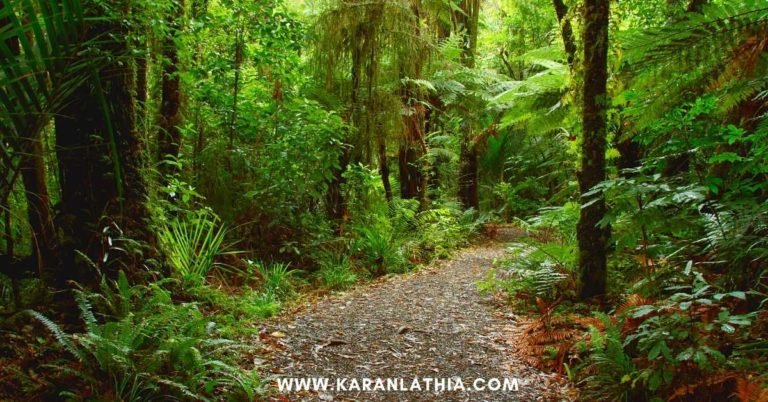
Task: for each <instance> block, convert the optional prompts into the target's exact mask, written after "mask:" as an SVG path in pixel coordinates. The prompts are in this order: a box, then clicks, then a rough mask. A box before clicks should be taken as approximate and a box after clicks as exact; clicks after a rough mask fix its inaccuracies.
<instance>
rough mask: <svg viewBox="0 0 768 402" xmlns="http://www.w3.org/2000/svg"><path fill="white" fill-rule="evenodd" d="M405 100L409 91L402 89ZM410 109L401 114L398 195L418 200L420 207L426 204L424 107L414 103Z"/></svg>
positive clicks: (409, 96)
mask: <svg viewBox="0 0 768 402" xmlns="http://www.w3.org/2000/svg"><path fill="white" fill-rule="evenodd" d="M404 92H405V95H403V98H405V101H406V102H408V101H410V100H411V97H412V95H411V92H410V91H409V90H406V91H404ZM409 109H410V111H409V113H408V114H407V115H405V116H403V126H404V128H405V132H404V133H403V139H402V142H401V144H400V150H399V153H398V161H399V167H400V168H399V170H400V196H401V197H402V198H403V199H416V200H419V205H420V207H421V208H422V209H425V208H426V206H427V205H426V204H427V197H426V194H427V186H426V180H427V177H426V175H425V173H424V169H423V166H422V164H423V157H424V155H425V154H426V151H427V149H426V144H425V142H424V133H423V131H424V130H423V128H422V126H423V122H424V107H423V106H422V105H419V104H416V105H414V106H411V107H409Z"/></svg>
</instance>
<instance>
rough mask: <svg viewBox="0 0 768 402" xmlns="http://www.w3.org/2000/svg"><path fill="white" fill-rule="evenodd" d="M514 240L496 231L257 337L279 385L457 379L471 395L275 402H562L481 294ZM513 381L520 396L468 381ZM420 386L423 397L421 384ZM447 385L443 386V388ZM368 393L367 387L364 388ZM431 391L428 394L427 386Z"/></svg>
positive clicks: (510, 321)
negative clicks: (283, 381)
mask: <svg viewBox="0 0 768 402" xmlns="http://www.w3.org/2000/svg"><path fill="white" fill-rule="evenodd" d="M516 236H519V232H517V231H515V230H514V229H512V228H500V230H499V231H498V233H497V236H495V237H496V238H495V239H494V240H489V241H487V242H485V243H483V244H481V245H476V246H474V247H471V248H467V249H464V250H461V251H460V252H458V253H457V254H456V255H455V256H454V257H453V258H451V259H449V260H445V261H441V262H439V263H437V264H434V265H431V266H429V267H426V268H423V269H421V270H419V271H418V272H416V273H414V274H410V275H401V276H394V277H388V278H385V279H382V280H379V281H376V282H374V283H372V284H370V285H367V286H362V287H359V288H357V289H354V290H352V291H350V292H349V293H346V294H343V295H340V296H332V297H329V298H326V299H324V300H321V301H319V302H317V303H315V304H311V305H309V306H307V307H306V309H304V310H299V311H297V312H295V313H294V314H291V315H287V316H285V317H281V318H279V319H277V320H275V321H273V322H269V323H267V325H265V327H264V328H263V329H262V332H261V339H262V341H263V342H264V344H265V346H266V347H267V348H268V349H270V350H271V353H270V355H271V359H270V361H269V362H268V363H267V364H266V366H267V367H266V368H265V371H266V372H264V375H265V376H268V375H270V374H269V373H271V375H274V376H275V377H282V378H313V377H324V378H329V379H330V385H331V386H335V385H336V381H337V379H344V378H346V379H349V380H348V381H347V382H346V383H345V386H346V387H347V389H348V390H349V389H350V388H353V386H351V382H352V381H353V380H352V379H356V380H357V381H358V383H359V384H360V386H361V387H362V386H363V383H362V382H363V379H365V378H371V379H374V380H375V379H376V378H382V379H388V378H394V379H400V378H402V379H403V381H404V384H405V385H404V386H405V387H406V388H410V387H411V385H412V381H413V378H414V377H419V378H445V379H448V378H455V377H459V378H461V380H462V383H463V385H464V386H465V387H466V388H467V390H468V391H466V392H462V391H460V390H454V391H450V392H449V391H444V392H440V393H434V392H424V391H422V392H418V391H416V392H413V391H411V392H375V391H369V392H362V391H354V390H352V391H345V392H334V391H332V390H328V391H325V392H323V391H320V392H314V391H312V392H309V391H303V392H293V393H286V394H284V395H283V396H279V397H275V398H274V399H273V400H276V401H288V400H290V401H298V400H301V401H317V400H321V401H323V400H324V401H438V400H439V401H518V400H519V401H536V400H559V399H560V398H559V397H558V395H557V394H556V393H555V392H556V391H555V390H557V389H559V388H560V387H559V386H557V385H555V380H554V378H553V377H552V376H549V375H547V374H544V373H542V372H540V371H538V370H536V369H534V368H532V367H530V366H528V365H526V364H525V363H523V362H522V360H521V359H519V358H518V357H517V356H516V353H515V346H514V345H515V342H516V339H519V337H521V336H522V333H521V330H520V328H519V327H518V326H517V325H516V324H515V318H516V317H514V316H513V315H511V314H505V313H503V312H500V311H499V310H497V309H494V307H493V306H491V305H489V303H487V302H486V301H485V298H484V297H483V296H481V295H480V294H478V292H477V290H476V282H477V281H479V280H481V279H483V278H484V277H485V275H486V274H487V272H488V271H489V270H490V269H491V267H492V265H493V261H494V260H495V259H498V258H502V257H503V256H504V254H505V244H506V243H505V242H508V241H510V240H512V239H514V237H516ZM478 378H480V379H484V380H485V381H489V380H491V379H492V378H498V379H502V380H503V379H504V378H508V379H510V380H511V379H517V380H518V383H519V389H518V391H506V392H502V391H496V392H492V391H489V390H485V391H476V390H472V391H470V389H471V388H472V385H473V383H474V381H475V379H478ZM420 384H421V385H422V387H423V388H424V389H426V388H427V387H426V383H425V382H424V381H421V382H420ZM446 384H447V382H446ZM371 387H372V386H371ZM432 390H433V391H434V388H432Z"/></svg>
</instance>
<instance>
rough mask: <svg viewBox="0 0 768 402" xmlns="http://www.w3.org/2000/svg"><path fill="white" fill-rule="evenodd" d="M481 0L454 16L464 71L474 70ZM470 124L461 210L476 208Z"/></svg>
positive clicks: (465, 134) (464, 141)
mask: <svg viewBox="0 0 768 402" xmlns="http://www.w3.org/2000/svg"><path fill="white" fill-rule="evenodd" d="M480 4H481V2H480V0H462V2H461V6H460V10H457V11H456V12H454V13H453V20H454V26H455V28H456V29H457V30H458V32H460V33H461V38H462V47H463V51H462V54H461V60H462V62H463V64H464V65H465V66H466V67H467V68H474V67H475V51H476V50H477V31H478V22H479V19H480ZM472 137H473V135H472V125H471V124H469V123H468V122H465V124H464V125H463V130H462V138H461V152H460V155H459V200H460V201H461V204H462V205H463V206H464V208H467V209H468V208H474V209H478V208H479V207H480V202H479V199H478V189H479V184H478V181H479V174H478V166H479V163H478V151H477V149H476V147H475V144H474V142H473V140H472Z"/></svg>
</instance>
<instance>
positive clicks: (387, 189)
mask: <svg viewBox="0 0 768 402" xmlns="http://www.w3.org/2000/svg"><path fill="white" fill-rule="evenodd" d="M378 159H379V174H380V175H381V183H382V184H383V185H384V196H385V197H386V198H387V202H390V203H391V202H392V184H391V183H390V182H389V160H388V158H387V144H386V143H385V142H384V140H383V139H379V145H378Z"/></svg>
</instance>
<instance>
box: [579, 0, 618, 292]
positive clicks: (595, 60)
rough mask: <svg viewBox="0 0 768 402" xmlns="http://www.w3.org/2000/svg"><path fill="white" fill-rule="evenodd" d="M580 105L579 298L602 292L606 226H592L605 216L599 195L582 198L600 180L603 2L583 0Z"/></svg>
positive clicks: (604, 34)
mask: <svg viewBox="0 0 768 402" xmlns="http://www.w3.org/2000/svg"><path fill="white" fill-rule="evenodd" d="M584 11H585V16H584V21H585V28H584V39H583V43H584V107H583V109H582V124H583V137H584V138H583V142H582V147H581V151H582V157H581V171H580V172H579V174H578V176H579V177H578V179H579V190H580V192H581V202H582V208H581V212H580V216H579V223H578V226H577V238H578V243H579V269H580V272H581V297H582V299H588V298H591V297H594V296H600V295H603V294H605V283H606V275H607V245H608V241H609V238H610V228H608V227H598V222H600V221H601V220H602V219H603V217H604V216H605V213H606V205H605V196H604V195H603V194H602V193H599V194H596V195H593V196H590V197H587V196H586V195H585V194H586V193H587V192H589V191H590V190H591V189H592V188H593V187H595V186H596V185H597V184H599V183H600V182H601V181H603V180H605V177H606V176H605V175H606V173H605V148H606V126H607V123H606V114H607V113H606V111H607V105H608V101H607V91H606V86H607V79H608V63H607V59H608V20H609V0H585V8H584Z"/></svg>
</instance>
